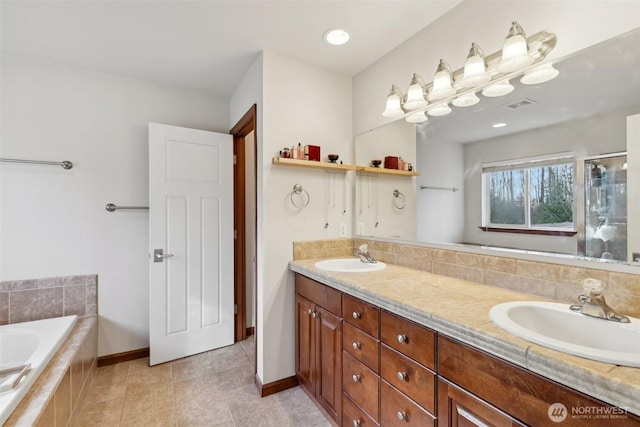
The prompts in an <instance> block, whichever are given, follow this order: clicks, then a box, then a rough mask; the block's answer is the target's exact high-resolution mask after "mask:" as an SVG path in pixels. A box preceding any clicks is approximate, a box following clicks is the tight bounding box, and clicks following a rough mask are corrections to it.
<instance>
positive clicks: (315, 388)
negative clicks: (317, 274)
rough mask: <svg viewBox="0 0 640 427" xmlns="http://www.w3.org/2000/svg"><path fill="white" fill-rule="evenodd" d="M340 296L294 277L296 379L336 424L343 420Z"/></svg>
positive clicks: (297, 276)
mask: <svg viewBox="0 0 640 427" xmlns="http://www.w3.org/2000/svg"><path fill="white" fill-rule="evenodd" d="M341 314H342V296H341V293H340V292H339V291H336V290H335V289H332V288H330V287H328V286H325V285H323V284H321V283H318V282H316V281H314V280H311V279H309V278H307V277H304V276H301V275H299V274H296V358H295V359H296V377H297V378H298V381H299V383H300V385H301V386H302V387H304V388H305V389H307V391H308V392H309V393H310V394H312V395H313V396H315V398H316V400H317V401H318V403H320V405H321V406H322V407H323V408H324V409H325V410H326V411H327V413H328V414H329V415H330V416H331V417H332V418H333V419H334V420H335V421H336V422H338V423H339V422H340V418H341V417H342V411H341V408H342V357H341V354H342V318H341Z"/></svg>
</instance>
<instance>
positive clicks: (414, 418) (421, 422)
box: [380, 380, 436, 427]
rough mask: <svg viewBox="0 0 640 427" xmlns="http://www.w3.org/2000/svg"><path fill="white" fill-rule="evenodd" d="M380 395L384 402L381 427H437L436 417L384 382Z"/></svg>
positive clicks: (381, 383)
mask: <svg viewBox="0 0 640 427" xmlns="http://www.w3.org/2000/svg"><path fill="white" fill-rule="evenodd" d="M380 393H381V394H380V401H381V402H382V408H381V411H380V425H383V426H384V427H394V426H398V427H406V426H416V427H428V426H431V427H435V425H436V419H435V417H433V416H432V415H431V414H429V413H428V412H427V411H425V410H424V409H422V408H421V407H420V406H418V404H416V403H415V402H414V401H412V400H411V399H409V398H408V397H406V396H405V395H404V394H402V393H400V392H399V391H398V390H396V389H395V388H393V387H392V386H390V385H389V384H388V383H387V382H386V381H384V380H382V381H380Z"/></svg>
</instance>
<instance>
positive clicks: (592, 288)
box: [582, 279, 604, 298]
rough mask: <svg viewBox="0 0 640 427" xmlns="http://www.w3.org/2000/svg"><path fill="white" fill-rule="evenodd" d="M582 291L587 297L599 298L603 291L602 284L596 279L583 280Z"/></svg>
mask: <svg viewBox="0 0 640 427" xmlns="http://www.w3.org/2000/svg"><path fill="white" fill-rule="evenodd" d="M582 289H583V290H584V293H585V295H587V296H588V297H592V298H597V297H601V296H602V294H603V291H604V283H602V281H600V280H598V279H584V281H583V282H582Z"/></svg>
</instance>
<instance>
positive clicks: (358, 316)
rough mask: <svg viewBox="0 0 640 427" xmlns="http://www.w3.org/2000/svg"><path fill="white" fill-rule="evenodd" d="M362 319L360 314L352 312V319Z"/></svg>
mask: <svg viewBox="0 0 640 427" xmlns="http://www.w3.org/2000/svg"><path fill="white" fill-rule="evenodd" d="M361 317H362V314H360V313H358V312H357V311H354V312H353V318H354V319H360V318H361Z"/></svg>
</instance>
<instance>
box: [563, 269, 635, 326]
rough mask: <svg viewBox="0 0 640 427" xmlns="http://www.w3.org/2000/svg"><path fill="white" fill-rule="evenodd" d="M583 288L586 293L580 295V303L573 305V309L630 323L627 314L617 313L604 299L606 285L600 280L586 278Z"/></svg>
mask: <svg viewBox="0 0 640 427" xmlns="http://www.w3.org/2000/svg"><path fill="white" fill-rule="evenodd" d="M583 289H584V294H581V295H578V300H579V301H580V304H574V305H571V306H570V307H569V308H570V309H571V310H573V311H576V312H578V313H582V314H585V315H587V316H592V317H598V318H600V319H606V320H612V321H614V322H620V323H630V321H629V318H628V317H627V316H624V315H622V314H618V313H616V312H615V311H614V310H613V309H612V308H611V307H609V305H608V304H607V302H606V301H605V300H604V293H603V290H604V285H603V284H602V282H601V281H600V280H596V279H585V281H584V283H583Z"/></svg>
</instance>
